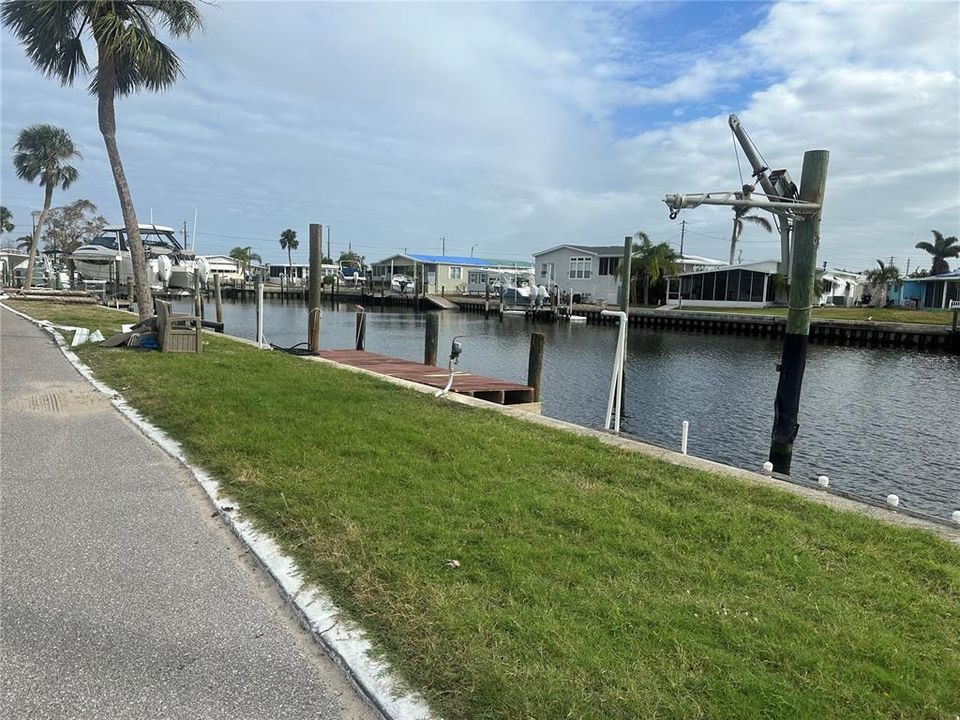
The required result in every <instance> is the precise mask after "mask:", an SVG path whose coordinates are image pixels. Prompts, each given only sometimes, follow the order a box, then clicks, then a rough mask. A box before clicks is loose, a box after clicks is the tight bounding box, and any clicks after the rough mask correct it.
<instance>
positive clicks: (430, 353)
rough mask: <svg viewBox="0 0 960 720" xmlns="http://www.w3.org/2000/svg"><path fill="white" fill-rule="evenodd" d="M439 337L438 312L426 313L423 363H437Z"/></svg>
mask: <svg viewBox="0 0 960 720" xmlns="http://www.w3.org/2000/svg"><path fill="white" fill-rule="evenodd" d="M439 339H440V315H439V313H435V312H432V313H427V332H426V335H425V336H424V341H423V364H424V365H431V366H432V365H436V364H437V343H438V342H439Z"/></svg>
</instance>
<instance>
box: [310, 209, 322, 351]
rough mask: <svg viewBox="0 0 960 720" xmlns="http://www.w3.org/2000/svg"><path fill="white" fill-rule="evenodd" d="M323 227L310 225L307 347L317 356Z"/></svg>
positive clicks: (318, 349) (318, 348) (315, 224)
mask: <svg viewBox="0 0 960 720" xmlns="http://www.w3.org/2000/svg"><path fill="white" fill-rule="evenodd" d="M322 264H323V225H320V224H318V223H310V298H309V303H310V309H309V311H308V312H307V347H308V348H309V349H310V352H312V353H314V354H316V353H318V352H319V351H320V318H321V317H322V311H321V310H320V282H321V280H322V279H323V278H322V276H321V274H322V272H323V271H322V269H321V265H322Z"/></svg>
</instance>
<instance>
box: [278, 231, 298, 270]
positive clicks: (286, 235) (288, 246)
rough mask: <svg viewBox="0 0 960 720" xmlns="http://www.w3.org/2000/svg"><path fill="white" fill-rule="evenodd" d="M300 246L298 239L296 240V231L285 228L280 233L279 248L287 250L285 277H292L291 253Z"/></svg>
mask: <svg viewBox="0 0 960 720" xmlns="http://www.w3.org/2000/svg"><path fill="white" fill-rule="evenodd" d="M298 247H300V241H299V240H297V231H296V230H291V229H290V228H287V229H286V230H284V231H283V232H282V233H280V248H281V249H282V250H286V251H287V277H288V278H291V277H293V255H292V252H293V251H294V250H296V249H297V248H298Z"/></svg>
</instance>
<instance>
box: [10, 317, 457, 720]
mask: <svg viewBox="0 0 960 720" xmlns="http://www.w3.org/2000/svg"><path fill="white" fill-rule="evenodd" d="M0 305H2V307H3V308H4V309H6V310H8V311H9V312H11V313H13V314H14V315H17V316H18V317H20V318H23V319H24V320H27V321H28V322H31V323H33V324H34V325H36V326H37V327H39V328H40V329H42V330H44V331H46V332H47V333H49V334H50V335H51V336H52V337H53V339H54V341H55V342H56V343H57V346H58V347H59V348H60V351H61V352H62V353H63V355H64V357H65V358H67V360H68V361H69V362H70V364H71V365H72V366H73V367H74V369H75V370H76V371H77V372H78V373H79V374H80V375H81V376H82V377H83V378H84V379H85V380H87V381H88V382H89V383H90V384H91V385H93V387H94V388H96V389H97V390H98V391H99V392H101V393H103V394H104V395H107V396H109V397H110V401H111V403H112V404H113V406H114V407H116V408H117V410H119V411H120V413H121V414H123V415H124V417H126V418H127V419H128V420H129V421H130V422H131V423H133V425H134V426H135V427H136V428H137V429H138V430H140V432H142V433H143V434H144V435H146V436H147V437H148V438H149V439H150V440H152V441H153V442H155V443H156V444H157V445H159V446H160V447H161V448H162V449H163V450H164V451H165V452H166V453H167V454H168V455H170V456H172V457H173V458H175V459H176V460H178V461H179V462H180V463H181V464H182V465H183V466H184V467H185V468H187V470H189V471H190V473H191V474H192V475H193V477H194V479H195V480H196V481H197V483H199V485H200V486H201V487H202V488H203V490H204V492H205V493H206V494H207V497H208V499H209V500H210V502H211V504H212V505H213V506H214V508H215V509H216V510H217V511H218V512H219V513H220V517H221V518H222V519H223V521H224V522H225V523H226V524H227V526H228V527H229V528H230V530H231V531H232V532H233V533H234V535H236V536H237V538H238V539H239V540H240V542H242V543H243V544H244V545H245V546H246V547H247V548H248V549H249V550H250V552H251V554H253V556H254V557H255V558H256V559H257V561H258V562H259V563H260V564H261V565H262V566H263V568H264V569H265V570H266V571H267V572H268V573H269V574H270V576H271V577H272V578H273V579H274V581H275V582H276V583H277V586H278V587H279V590H280V593H281V595H282V596H283V597H284V598H285V599H286V600H287V602H289V603H290V605H291V606H292V607H293V608H294V610H295V611H296V614H297V616H298V617H299V618H300V622H301V623H302V624H303V626H304V627H305V628H306V629H307V630H309V631H310V633H311V635H313V637H314V639H316V640H317V641H318V642H319V643H320V645H321V646H322V647H323V648H324V650H325V651H326V653H327V654H328V655H329V656H330V657H331V659H333V661H334V662H335V663H336V664H337V665H338V666H339V667H340V668H341V669H342V670H343V671H344V673H345V674H346V675H347V677H348V678H349V679H350V681H351V682H352V683H353V685H354V687H356V689H357V691H358V692H359V693H360V695H361V696H362V697H363V698H364V699H365V700H366V701H367V702H368V703H369V704H370V705H371V706H372V707H373V708H374V709H375V710H376V711H377V712H378V713H380V715H381V716H382V717H383V718H385V720H439V718H438V716H436V715H434V714H433V713H432V711H431V710H430V708H429V707H428V705H427V703H426V700H425V699H424V698H423V697H422V696H421V695H419V694H418V693H415V692H413V691H411V690H409V689H408V688H406V686H405V684H404V683H403V682H402V681H401V680H400V679H399V678H397V677H396V676H395V675H394V674H393V673H392V671H391V669H390V667H389V665H388V664H387V663H386V662H384V661H383V660H381V659H379V658H377V657H376V650H375V648H374V647H373V644H372V643H371V642H370V640H369V639H368V638H367V636H366V634H365V633H364V631H363V630H362V629H361V628H360V627H359V626H358V625H356V624H355V623H353V622H351V621H348V620H346V619H344V618H343V617H342V616H341V611H340V609H339V608H338V607H337V606H336V605H335V604H334V602H333V601H332V600H331V599H330V597H329V596H328V595H327V594H326V593H324V592H323V591H322V590H321V589H320V588H318V587H316V586H314V585H311V584H309V583H307V582H305V581H304V580H303V578H302V577H301V575H300V571H299V570H298V568H297V566H296V563H295V562H294V561H293V559H292V558H290V557H289V556H288V555H286V554H284V552H283V550H282V549H281V548H280V546H279V545H277V543H276V542H274V540H273V539H272V538H270V537H269V536H268V535H266V534H264V533H261V532H260V531H258V530H257V529H256V528H255V527H254V526H253V524H252V523H250V522H249V521H247V520H244V519H242V518H241V517H240V512H239V508H238V506H237V503H236V502H234V501H233V500H231V499H230V497H229V496H227V495H225V494H224V493H223V492H222V491H221V488H220V483H219V482H218V481H217V480H216V478H214V477H213V476H212V475H210V473H208V472H207V471H205V470H204V469H203V468H200V467H198V466H196V465H193V464H191V463H190V462H189V461H188V460H187V457H186V455H185V454H184V452H183V448H182V447H181V446H180V444H179V443H178V442H177V441H176V440H174V439H173V438H171V437H170V436H169V435H167V434H166V433H165V432H164V431H163V430H161V429H160V428H158V427H156V426H155V425H153V424H152V423H150V422H149V421H148V420H146V419H145V418H144V417H143V416H141V415H140V413H138V412H137V411H136V410H135V409H134V408H133V407H132V406H130V405H129V404H128V403H127V401H126V400H125V399H124V397H123V396H122V395H121V394H120V393H118V392H117V391H116V390H114V389H113V388H111V387H109V386H108V385H105V384H104V383H102V382H100V381H99V380H97V379H96V378H95V377H94V376H93V372H92V370H91V369H90V368H89V367H87V366H86V365H85V364H84V363H83V362H82V361H81V360H80V358H79V357H77V355H76V354H75V353H74V352H73V351H72V350H70V346H69V345H68V343H67V342H66V340H65V339H64V337H63V336H62V335H61V334H60V333H59V332H57V331H56V329H54V328H53V327H51V326H50V323H47V322H46V321H41V320H36V319H35V318H32V317H30V316H29V315H26V314H24V313H22V312H20V311H18V310H14V309H13V308H11V307H10V306H8V305H6V304H4V303H0ZM252 344H253V345H254V346H256V343H252ZM228 508H230V509H228Z"/></svg>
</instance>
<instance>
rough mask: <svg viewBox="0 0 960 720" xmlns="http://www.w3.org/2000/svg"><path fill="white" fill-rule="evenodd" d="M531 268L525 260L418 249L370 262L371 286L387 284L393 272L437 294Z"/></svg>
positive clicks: (526, 271) (524, 271)
mask: <svg viewBox="0 0 960 720" xmlns="http://www.w3.org/2000/svg"><path fill="white" fill-rule="evenodd" d="M531 268H532V263H530V262H527V261H513V260H496V259H490V258H474V257H458V256H453V255H425V254H422V253H397V254H396V255H391V256H389V257H386V258H384V259H383V260H379V261H377V262H375V263H373V264H372V265H371V269H372V272H373V285H374V287H378V286H381V285H385V286H387V287H389V285H390V280H391V278H393V276H394V275H404V276H406V277H409V278H411V279H416V280H417V282H418V283H425V288H426V292H427V293H437V294H439V293H448V294H454V293H460V292H466V291H467V289H468V285H469V286H470V287H471V288H473V289H474V291H478V288H479V289H481V290H482V288H483V287H484V285H485V284H486V282H488V281H489V282H491V284H492V283H493V281H494V279H495V276H499V275H501V274H516V273H521V274H522V273H529V271H530V269H531ZM481 275H482V276H483V278H482V279H481V277H480V276H481ZM471 276H473V277H471Z"/></svg>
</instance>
